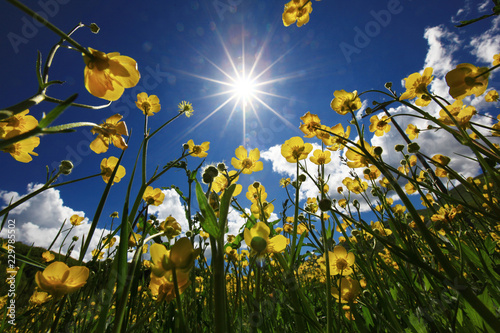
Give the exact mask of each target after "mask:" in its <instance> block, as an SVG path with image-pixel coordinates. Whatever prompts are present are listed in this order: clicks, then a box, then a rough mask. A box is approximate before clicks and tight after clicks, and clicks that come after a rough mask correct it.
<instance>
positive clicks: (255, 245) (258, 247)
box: [250, 236, 267, 253]
mask: <svg viewBox="0 0 500 333" xmlns="http://www.w3.org/2000/svg"><path fill="white" fill-rule="evenodd" d="M250 247H251V248H252V249H254V250H255V251H256V252H258V253H261V252H262V251H264V250H265V249H266V247H267V242H266V240H265V239H264V238H262V237H259V236H256V237H254V238H252V241H251V242H250Z"/></svg>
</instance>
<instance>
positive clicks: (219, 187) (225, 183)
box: [212, 170, 243, 196]
mask: <svg viewBox="0 0 500 333" xmlns="http://www.w3.org/2000/svg"><path fill="white" fill-rule="evenodd" d="M237 173H238V172H237V171H236V170H231V171H229V172H228V175H229V178H230V179H231V184H234V183H236V182H237V181H238V178H239V176H236V175H237ZM228 187H229V180H228V178H227V177H226V175H225V174H223V173H222V172H221V173H219V175H218V176H217V177H215V178H214V181H213V182H212V190H214V191H215V192H217V193H221V194H222V192H224V191H225V190H226V189H227V188H228ZM242 189H243V187H242V186H241V184H236V187H235V189H234V192H233V196H237V195H238V194H240V193H241V190H242Z"/></svg>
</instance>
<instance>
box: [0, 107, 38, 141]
mask: <svg viewBox="0 0 500 333" xmlns="http://www.w3.org/2000/svg"><path fill="white" fill-rule="evenodd" d="M28 113H29V110H24V111H23V112H19V113H18V114H16V115H14V116H12V117H9V118H7V119H4V120H2V121H0V139H6V138H7V135H8V134H9V133H10V132H14V133H11V134H10V136H9V138H11V137H14V136H17V135H19V134H22V133H26V132H29V131H31V130H32V129H34V128H35V127H37V126H38V120H36V118H35V117H33V116H30V115H28Z"/></svg>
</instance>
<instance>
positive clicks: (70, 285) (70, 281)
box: [35, 261, 89, 298]
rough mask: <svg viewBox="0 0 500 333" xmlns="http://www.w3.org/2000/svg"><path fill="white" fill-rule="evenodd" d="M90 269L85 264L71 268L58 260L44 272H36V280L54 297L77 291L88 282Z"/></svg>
mask: <svg viewBox="0 0 500 333" xmlns="http://www.w3.org/2000/svg"><path fill="white" fill-rule="evenodd" d="M88 277H89V269H88V268H87V267H85V266H73V267H71V268H69V267H68V266H67V265H66V264H65V263H63V262H60V261H56V262H53V263H52V264H50V265H49V266H47V267H46V268H45V270H44V271H43V272H36V275H35V281H36V284H37V285H38V287H39V288H40V289H41V290H43V291H46V292H48V293H50V294H52V296H54V298H59V297H61V296H63V295H66V294H69V293H72V292H74V291H77V290H78V289H80V288H81V287H83V286H84V285H85V283H87V279H88Z"/></svg>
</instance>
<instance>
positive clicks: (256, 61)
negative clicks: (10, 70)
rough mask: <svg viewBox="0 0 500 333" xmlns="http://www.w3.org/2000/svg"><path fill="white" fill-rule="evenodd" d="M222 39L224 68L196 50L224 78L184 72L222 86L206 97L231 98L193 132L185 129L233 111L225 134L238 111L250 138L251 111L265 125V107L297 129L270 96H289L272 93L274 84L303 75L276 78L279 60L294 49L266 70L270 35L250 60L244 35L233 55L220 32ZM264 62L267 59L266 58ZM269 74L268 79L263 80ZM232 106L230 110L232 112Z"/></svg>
mask: <svg viewBox="0 0 500 333" xmlns="http://www.w3.org/2000/svg"><path fill="white" fill-rule="evenodd" d="M217 35H218V37H219V40H220V42H221V45H222V49H223V50H224V53H225V56H226V59H221V60H220V61H219V63H224V64H225V65H227V66H228V67H229V68H224V69H223V68H222V66H219V65H218V64H217V63H216V62H215V61H212V60H211V59H210V58H209V57H207V56H205V55H204V54H202V53H201V52H199V51H198V50H196V49H195V51H196V52H197V53H198V54H199V55H200V56H202V57H203V59H204V60H205V61H206V62H208V63H209V64H210V65H212V66H213V67H215V68H216V69H217V70H218V72H219V75H218V76H220V77H221V78H216V77H207V76H203V75H199V74H194V73H188V72H184V71H181V72H182V73H183V74H187V75H189V76H193V77H196V78H199V79H202V80H205V81H208V82H211V83H214V84H217V85H219V86H220V88H221V89H220V91H219V92H218V93H215V94H211V95H208V96H205V97H204V98H211V97H219V96H227V98H226V99H225V100H224V101H223V102H222V103H220V104H219V105H218V106H217V107H215V109H214V110H213V111H212V112H210V113H209V114H208V115H206V116H205V117H204V118H203V119H202V120H201V121H200V122H198V123H197V124H196V125H195V126H193V127H192V128H191V129H190V130H189V131H187V132H185V135H186V134H188V133H190V132H192V131H194V130H195V129H196V128H197V127H198V126H201V125H202V124H203V123H204V122H205V121H206V120H207V119H209V118H210V117H212V116H213V115H214V114H216V113H217V112H220V111H222V110H225V111H226V112H230V113H229V115H228V117H227V120H226V123H225V126H224V128H223V129H222V130H221V135H222V134H223V133H224V131H225V129H226V128H227V127H228V125H229V123H230V121H231V119H232V117H233V115H234V114H236V113H241V114H242V125H243V129H242V135H243V137H242V140H243V143H244V142H245V138H246V119H247V117H248V115H247V113H249V112H252V113H253V116H254V117H255V118H256V119H257V121H258V122H259V123H260V124H261V125H263V124H262V122H261V120H260V116H259V112H261V111H263V110H267V111H270V112H271V113H273V114H274V115H275V116H276V117H278V118H279V119H280V120H281V121H282V122H283V123H284V124H286V125H287V126H288V127H289V128H295V126H294V125H293V124H291V123H290V121H288V120H287V119H286V118H285V117H283V116H282V115H281V114H280V113H279V112H278V111H276V110H275V109H274V108H273V107H272V106H271V105H270V103H269V102H267V99H269V98H279V99H287V100H289V99H290V98H289V97H286V96H281V95H278V94H276V93H272V92H270V91H273V89H272V87H273V84H275V83H279V82H283V81H287V80H290V79H293V78H295V77H299V76H300V75H299V73H289V74H286V75H282V76H280V77H272V73H271V69H272V67H273V66H274V65H276V64H277V63H278V62H280V61H281V60H283V58H284V57H285V56H286V55H287V54H288V53H289V52H290V51H292V49H289V50H288V51H286V52H284V53H282V54H281V55H280V56H279V57H278V58H277V59H275V60H274V61H273V62H269V61H267V62H266V63H268V64H269V63H270V64H269V65H267V67H265V68H263V69H262V66H259V65H260V64H261V60H262V57H263V53H264V48H265V47H266V45H267V44H268V42H269V40H270V36H268V38H267V40H265V41H264V42H263V43H262V45H261V47H260V49H259V50H258V52H256V53H254V54H253V55H252V57H250V58H251V59H252V61H248V59H247V57H246V53H245V43H244V36H243V34H242V37H241V40H242V49H241V53H240V54H231V53H230V52H229V50H228V47H227V46H226V44H225V43H224V41H223V39H222V37H221V35H220V34H219V33H218V32H217ZM263 62H264V61H263ZM264 77H266V79H263V78H264ZM229 109H230V111H229Z"/></svg>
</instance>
